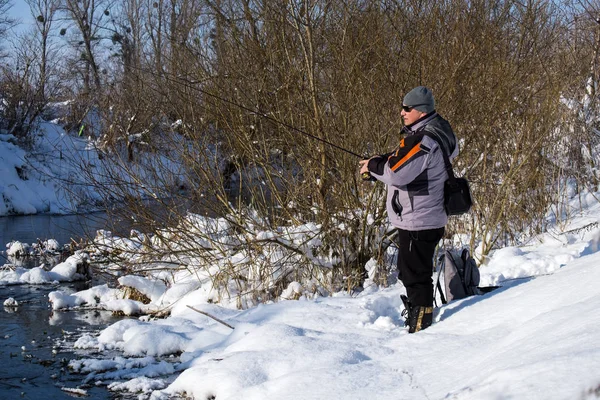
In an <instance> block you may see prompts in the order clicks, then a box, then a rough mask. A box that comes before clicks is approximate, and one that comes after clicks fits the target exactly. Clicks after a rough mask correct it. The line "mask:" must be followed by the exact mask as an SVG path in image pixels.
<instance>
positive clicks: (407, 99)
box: [403, 86, 435, 113]
mask: <svg viewBox="0 0 600 400" xmlns="http://www.w3.org/2000/svg"><path fill="white" fill-rule="evenodd" d="M403 104H404V105H405V106H408V107H413V108H415V109H417V110H419V111H421V112H424V113H430V112H432V111H433V110H435V101H434V100H433V94H432V93H431V90H429V89H427V88H426V87H425V86H417V87H416V88H414V89H413V90H411V91H410V92H408V93H407V94H406V96H404V101H403Z"/></svg>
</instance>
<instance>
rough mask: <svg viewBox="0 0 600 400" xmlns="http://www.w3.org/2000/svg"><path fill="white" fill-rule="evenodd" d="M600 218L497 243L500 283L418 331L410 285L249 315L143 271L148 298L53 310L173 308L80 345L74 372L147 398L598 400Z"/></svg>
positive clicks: (589, 211)
mask: <svg viewBox="0 0 600 400" xmlns="http://www.w3.org/2000/svg"><path fill="white" fill-rule="evenodd" d="M599 218H600V204H598V203H597V202H591V201H590V202H589V203H588V204H587V207H586V209H585V210H584V211H583V212H581V213H579V215H578V216H575V217H574V218H573V219H572V221H571V223H570V224H569V225H568V226H565V227H563V228H562V230H561V232H559V231H558V230H554V231H552V232H549V233H547V234H544V235H541V236H539V237H536V238H532V239H531V240H530V242H529V244H528V245H526V246H523V247H519V248H516V247H511V248H504V249H500V250H497V251H495V252H494V253H493V254H492V255H491V258H490V260H489V263H488V265H486V266H483V267H482V268H481V273H482V286H486V285H500V286H502V287H501V288H500V289H497V290H495V291H493V292H490V293H488V294H485V295H482V296H476V297H471V298H467V299H463V300H458V301H455V302H452V303H450V304H448V305H445V306H442V307H440V308H439V309H436V312H435V322H434V325H433V326H432V327H430V328H429V329H427V330H425V331H422V332H419V333H417V334H414V335H409V334H407V331H406V328H404V326H403V320H402V318H401V317H400V312H401V310H402V305H401V301H400V294H402V293H404V288H403V286H402V284H401V283H397V284H395V285H392V286H390V287H387V288H382V287H376V286H375V285H372V286H369V287H367V288H366V289H365V290H364V291H363V292H361V293H359V294H358V295H355V296H350V295H348V294H347V293H337V294H334V295H333V296H330V297H319V296H306V295H303V296H301V297H300V299H299V300H297V301H295V300H287V301H286V300H282V301H279V302H277V303H270V304H261V305H259V306H256V307H252V308H249V309H247V310H244V311H240V310H237V309H235V307H234V306H233V305H229V306H228V307H224V306H222V305H217V304H210V303H209V302H208V297H207V292H206V291H207V289H206V288H205V287H202V286H200V285H199V284H198V283H197V282H196V283H195V284H193V283H192V282H191V281H187V282H185V284H184V282H181V283H180V284H175V285H173V286H171V287H170V288H167V287H166V286H165V285H164V284H163V283H162V282H160V281H151V280H147V279H145V278H141V277H134V276H128V277H122V278H121V280H120V281H121V283H122V284H126V285H127V286H130V287H135V288H136V289H138V290H139V291H140V292H141V293H143V294H145V295H146V296H147V297H148V299H149V300H150V301H151V302H150V303H149V304H146V305H144V304H142V303H140V302H136V301H134V300H126V299H119V296H118V295H116V293H115V291H117V290H118V289H111V288H108V287H106V286H98V287H94V288H91V289H88V290H87V291H84V292H79V293H75V294H61V292H60V291H57V292H53V293H51V294H50V297H51V299H53V298H54V306H55V308H62V307H68V306H78V305H80V304H85V303H88V304H89V303H93V304H94V306H101V307H103V308H107V309H112V310H121V311H123V312H124V313H125V314H136V313H139V312H144V311H152V310H154V311H155V310H156V307H158V306H159V304H163V305H164V304H169V305H170V306H171V307H172V311H171V314H170V316H169V317H168V318H164V319H153V318H151V317H149V316H142V317H138V318H129V319H123V320H121V321H119V322H117V323H115V324H113V325H111V326H109V327H108V328H106V329H104V330H103V331H101V332H98V334H96V335H93V334H86V335H84V336H82V337H80V338H79V339H78V340H77V341H76V342H75V343H74V347H75V348H76V349H79V351H81V352H82V353H81V354H82V358H81V359H79V360H75V361H71V363H70V367H71V369H72V370H73V371H76V372H79V373H81V374H84V378H83V382H85V383H88V384H102V385H107V387H108V389H109V390H111V391H115V392H130V393H132V394H133V393H137V394H139V397H140V398H152V399H167V398H171V397H174V396H178V395H183V394H185V395H187V396H190V397H192V398H194V399H203V400H204V399H210V398H216V399H336V398H344V399H366V398H377V399H593V398H598V396H599V394H600V376H599V375H598V370H600V330H599V329H598V326H600V268H599V266H600V252H598V246H599V242H600V228H599V227H598V222H597V221H598V219H599ZM72 261H73V260H71V261H69V263H67V264H68V265H70V264H71V263H72ZM61 269H63V270H66V266H62V267H61ZM73 278H75V275H73ZM199 286H200V287H199ZM188 306H191V307H193V308H195V309H196V310H200V311H204V312H207V313H208V314H210V315H212V316H214V317H216V318H218V319H220V320H222V321H224V322H226V323H227V324H230V325H231V326H233V328H234V329H231V328H229V327H227V326H226V325H225V324H222V323H220V322H217V321H216V320H214V319H212V318H210V317H208V316H206V315H205V314H201V313H199V312H197V311H195V310H193V309H191V308H189V307H188ZM136 307H137V308H136ZM144 307H145V308H144ZM90 350H91V351H93V352H94V355H93V356H90V355H85V354H86V351H90ZM98 352H99V353H98ZM115 353H116V354H118V355H117V356H115ZM98 354H100V355H98Z"/></svg>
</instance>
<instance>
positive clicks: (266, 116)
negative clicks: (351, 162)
mask: <svg viewBox="0 0 600 400" xmlns="http://www.w3.org/2000/svg"><path fill="white" fill-rule="evenodd" d="M146 72H149V71H146ZM150 74H152V75H155V74H154V73H153V72H150ZM164 78H165V79H167V80H168V81H171V82H174V83H176V84H178V85H182V86H184V87H186V88H190V89H193V90H196V91H197V92H199V93H202V94H203V95H206V96H209V97H212V98H214V99H216V100H219V101H221V102H223V103H227V104H231V105H233V106H235V107H238V108H240V109H242V110H244V111H247V112H249V113H251V114H254V115H256V116H258V117H261V118H264V119H266V120H268V121H271V122H274V123H276V124H279V125H281V126H284V127H286V128H288V129H291V130H293V131H296V132H298V133H301V134H303V135H305V136H307V137H309V138H311V139H315V140H318V141H320V142H321V143H324V144H326V145H329V146H331V147H333V148H336V149H338V150H341V151H343V152H345V153H347V154H350V155H352V156H354V157H358V158H360V159H361V160H364V159H365V157H364V156H361V155H360V154H358V153H355V152H353V151H352V150H348V149H346V148H344V147H342V146H339V145H337V144H335V143H331V142H330V141H328V140H325V139H323V138H320V137H318V136H315V135H312V134H310V133H308V132H306V131H304V130H302V129H300V128H298V127H295V126H293V125H290V124H288V123H287V122H284V121H280V120H279V119H277V118H275V117H273V116H272V114H273V113H272V112H271V113H266V112H262V111H260V110H258V109H252V108H250V107H246V106H244V105H243V104H240V103H238V102H236V101H233V100H231V99H227V98H225V97H221V96H218V95H216V94H214V93H210V92H208V91H206V90H203V89H201V88H199V87H196V86H193V84H194V83H196V82H192V81H189V80H188V79H184V78H179V77H177V78H172V77H169V76H166V75H165V76H164ZM269 114H271V115H269Z"/></svg>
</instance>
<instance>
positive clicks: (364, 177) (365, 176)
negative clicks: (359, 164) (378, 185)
mask: <svg viewBox="0 0 600 400" xmlns="http://www.w3.org/2000/svg"><path fill="white" fill-rule="evenodd" d="M360 177H361V179H362V180H363V181H365V182H375V181H376V180H377V179H375V177H374V176H373V175H371V174H370V173H368V172H363V173H362V174H360Z"/></svg>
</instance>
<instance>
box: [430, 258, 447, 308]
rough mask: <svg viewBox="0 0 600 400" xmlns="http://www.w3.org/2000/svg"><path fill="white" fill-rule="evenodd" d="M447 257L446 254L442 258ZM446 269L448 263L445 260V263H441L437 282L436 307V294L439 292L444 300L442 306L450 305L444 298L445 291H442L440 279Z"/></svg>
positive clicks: (434, 292)
mask: <svg viewBox="0 0 600 400" xmlns="http://www.w3.org/2000/svg"><path fill="white" fill-rule="evenodd" d="M445 256H446V254H445V253H444V255H443V256H442V257H445ZM445 268H446V261H445V260H444V262H443V263H440V272H439V273H438V276H437V282H436V284H435V288H434V291H433V302H434V303H436V304H435V306H436V307H437V301H435V294H436V292H437V291H438V290H439V291H440V298H441V299H442V304H448V302H447V301H446V296H444V291H443V290H442V285H441V284H440V277H441V276H442V273H443V272H444V269H445Z"/></svg>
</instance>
